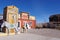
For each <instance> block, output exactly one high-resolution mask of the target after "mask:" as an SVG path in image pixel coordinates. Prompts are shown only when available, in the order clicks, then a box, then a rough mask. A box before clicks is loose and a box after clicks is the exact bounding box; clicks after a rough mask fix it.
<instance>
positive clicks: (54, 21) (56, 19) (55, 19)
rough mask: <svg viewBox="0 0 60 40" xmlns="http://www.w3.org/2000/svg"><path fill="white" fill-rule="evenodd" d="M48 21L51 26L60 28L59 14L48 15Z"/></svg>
mask: <svg viewBox="0 0 60 40" xmlns="http://www.w3.org/2000/svg"><path fill="white" fill-rule="evenodd" d="M49 23H50V24H51V27H52V26H54V27H55V28H60V14H55V15H51V16H50V17H49Z"/></svg>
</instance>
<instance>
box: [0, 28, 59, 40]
mask: <svg viewBox="0 0 60 40" xmlns="http://www.w3.org/2000/svg"><path fill="white" fill-rule="evenodd" d="M0 40H60V30H56V29H46V28H45V29H30V30H28V31H27V32H26V33H20V34H17V35H9V36H1V37H0Z"/></svg>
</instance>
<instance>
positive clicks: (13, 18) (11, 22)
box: [3, 6, 18, 31]
mask: <svg viewBox="0 0 60 40" xmlns="http://www.w3.org/2000/svg"><path fill="white" fill-rule="evenodd" d="M3 21H4V23H5V25H4V24H3V25H4V26H6V27H7V28H8V29H12V31H13V30H14V29H13V28H16V27H17V26H18V8H17V7H15V6H7V7H5V8H4V12H3Z"/></svg>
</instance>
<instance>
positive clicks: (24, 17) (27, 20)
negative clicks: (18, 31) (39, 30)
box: [18, 12, 36, 29]
mask: <svg viewBox="0 0 60 40" xmlns="http://www.w3.org/2000/svg"><path fill="white" fill-rule="evenodd" d="M18 20H19V25H20V27H24V26H25V24H26V25H27V26H29V27H30V28H35V27H36V19H35V17H34V16H30V15H29V13H27V12H21V13H20V14H19V18H18ZM29 27H28V29H29Z"/></svg>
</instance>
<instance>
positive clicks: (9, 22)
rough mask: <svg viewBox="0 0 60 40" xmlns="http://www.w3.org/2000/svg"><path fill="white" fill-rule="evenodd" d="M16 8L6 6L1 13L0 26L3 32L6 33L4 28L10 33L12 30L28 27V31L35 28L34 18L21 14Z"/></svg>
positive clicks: (24, 13)
mask: <svg viewBox="0 0 60 40" xmlns="http://www.w3.org/2000/svg"><path fill="white" fill-rule="evenodd" d="M18 13H19V10H18V8H17V7H16V6H7V7H5V8H4V11H3V19H2V22H3V23H2V25H1V27H3V30H2V31H3V32H6V28H8V29H10V32H14V31H15V30H14V28H15V29H16V30H18V29H17V28H22V27H28V29H31V28H35V27H36V19H35V17H34V16H30V15H29V13H27V12H21V13H20V14H18Z"/></svg>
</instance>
